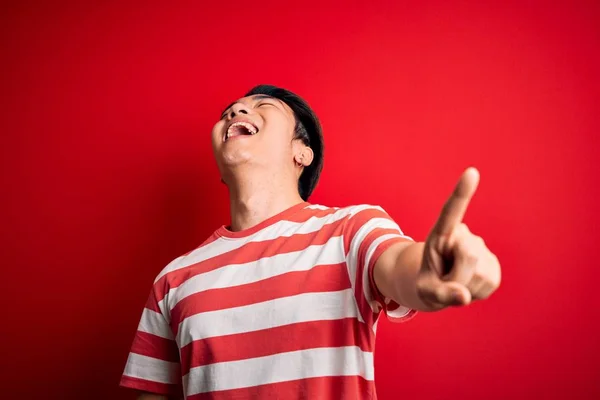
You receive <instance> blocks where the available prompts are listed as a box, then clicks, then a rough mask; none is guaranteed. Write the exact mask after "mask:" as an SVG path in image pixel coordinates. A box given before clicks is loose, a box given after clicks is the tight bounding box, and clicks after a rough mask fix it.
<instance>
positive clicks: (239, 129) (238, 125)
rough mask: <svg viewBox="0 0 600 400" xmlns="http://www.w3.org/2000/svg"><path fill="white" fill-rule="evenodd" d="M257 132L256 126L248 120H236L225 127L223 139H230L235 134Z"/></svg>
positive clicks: (253, 133) (242, 134)
mask: <svg viewBox="0 0 600 400" xmlns="http://www.w3.org/2000/svg"><path fill="white" fill-rule="evenodd" d="M257 133H258V128H257V127H256V126H254V125H253V124H251V123H250V122H245V121H238V122H234V123H233V124H231V125H230V126H229V128H227V132H226V133H225V139H224V141H227V140H229V139H231V138H232V137H236V136H244V135H249V136H252V135H256V134H257Z"/></svg>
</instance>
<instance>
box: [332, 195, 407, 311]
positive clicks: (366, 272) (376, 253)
mask: <svg viewBox="0 0 600 400" xmlns="http://www.w3.org/2000/svg"><path fill="white" fill-rule="evenodd" d="M343 236H344V240H343V241H344V251H345V257H346V264H347V266H348V272H349V275H350V280H351V282H352V284H353V289H354V294H355V297H356V302H357V304H358V308H359V310H360V312H361V315H362V317H363V319H365V321H367V322H371V323H374V322H376V320H377V318H378V316H379V314H380V312H381V311H382V310H384V311H385V313H386V315H387V316H388V319H389V320H391V321H394V322H402V321H406V320H407V319H409V318H410V317H412V316H413V315H414V314H415V310H411V309H409V308H407V307H404V306H402V305H401V304H397V303H396V302H394V301H393V300H391V299H389V298H385V297H384V296H383V295H382V294H381V293H380V292H379V290H378V289H377V286H376V285H375V280H374V279H373V268H374V266H375V263H376V262H377V260H378V259H379V257H380V256H381V255H382V254H383V252H384V251H385V250H387V249H388V248H389V247H390V246H392V245H393V244H396V243H399V242H407V241H412V239H411V238H410V237H409V236H406V235H404V233H403V232H402V230H401V229H400V227H399V226H398V224H397V223H396V222H395V221H394V220H393V219H392V218H391V217H390V216H389V215H388V214H387V213H386V212H385V210H383V209H382V208H381V207H378V206H370V205H361V206H355V207H351V208H350V213H349V217H348V219H347V221H346V223H345V224H344V229H343Z"/></svg>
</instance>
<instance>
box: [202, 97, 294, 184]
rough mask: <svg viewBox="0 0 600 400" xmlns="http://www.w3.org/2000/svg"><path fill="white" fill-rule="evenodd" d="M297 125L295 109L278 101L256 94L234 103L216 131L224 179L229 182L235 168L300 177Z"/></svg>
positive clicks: (214, 137)
mask: <svg viewBox="0 0 600 400" xmlns="http://www.w3.org/2000/svg"><path fill="white" fill-rule="evenodd" d="M295 126H296V120H295V117H294V113H293V111H292V110H291V108H290V107H289V106H288V105H287V104H285V103H284V102H282V101H280V100H278V99H276V98H273V97H270V96H266V95H254V96H248V97H244V98H241V99H239V100H237V101H236V102H234V103H233V104H231V105H230V106H229V107H227V109H226V110H225V111H224V112H223V114H222V116H221V119H220V120H219V121H218V122H217V123H216V124H215V126H214V128H213V131H212V144H213V151H214V155H215V159H216V161H217V165H218V166H219V170H220V171H221V176H222V177H223V178H224V179H225V180H226V177H227V175H228V174H229V172H230V171H231V170H232V169H233V168H236V167H239V166H242V165H252V166H257V167H260V168H262V169H264V170H265V171H272V172H273V173H286V172H290V173H291V175H296V174H297V173H296V171H295V166H296V164H295V163H294V156H295V155H296V154H297V153H299V152H301V151H302V147H303V144H302V142H301V141H299V140H294V139H293V137H294V128H295ZM266 176H268V175H266Z"/></svg>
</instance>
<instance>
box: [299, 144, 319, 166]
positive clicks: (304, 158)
mask: <svg viewBox="0 0 600 400" xmlns="http://www.w3.org/2000/svg"><path fill="white" fill-rule="evenodd" d="M314 157H315V153H313V151H312V149H311V148H310V147H308V146H306V145H303V146H302V148H301V149H300V151H298V152H296V155H295V156H294V161H295V162H296V164H298V165H299V166H302V167H308V166H309V165H310V164H311V163H312V162H313V159H314Z"/></svg>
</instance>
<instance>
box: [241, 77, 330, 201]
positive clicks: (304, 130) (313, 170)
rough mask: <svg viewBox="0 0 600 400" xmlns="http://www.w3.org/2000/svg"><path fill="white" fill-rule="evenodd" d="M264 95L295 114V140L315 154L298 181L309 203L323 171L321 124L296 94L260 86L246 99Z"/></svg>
mask: <svg viewBox="0 0 600 400" xmlns="http://www.w3.org/2000/svg"><path fill="white" fill-rule="evenodd" d="M257 94H262V95H266V96H270V97H273V98H275V99H278V100H281V101H282V102H284V103H285V104H287V105H288V107H290V108H291V109H292V111H293V112H294V117H295V119H296V126H295V128H294V139H300V140H302V142H303V143H304V144H305V145H306V146H308V147H310V148H311V149H312V151H313V153H314V158H313V161H312V163H311V164H310V165H309V166H307V167H304V171H302V175H300V179H299V180H298V192H299V194H300V197H302V199H303V200H304V201H307V200H308V198H309V197H310V195H311V194H312V192H313V190H314V189H315V187H316V186H317V182H318V181H319V177H320V176H321V171H322V170H323V150H324V145H323V131H322V128H321V123H320V122H319V119H318V118H317V115H316V114H315V112H314V111H313V110H312V108H310V106H309V105H308V103H307V102H306V101H305V100H304V99H302V98H301V97H300V96H298V95H297V94H295V93H292V92H290V91H289V90H286V89H282V88H279V87H276V86H272V85H258V86H255V87H253V88H252V89H250V91H249V92H248V93H246V95H245V96H244V97H247V96H254V95H257Z"/></svg>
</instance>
